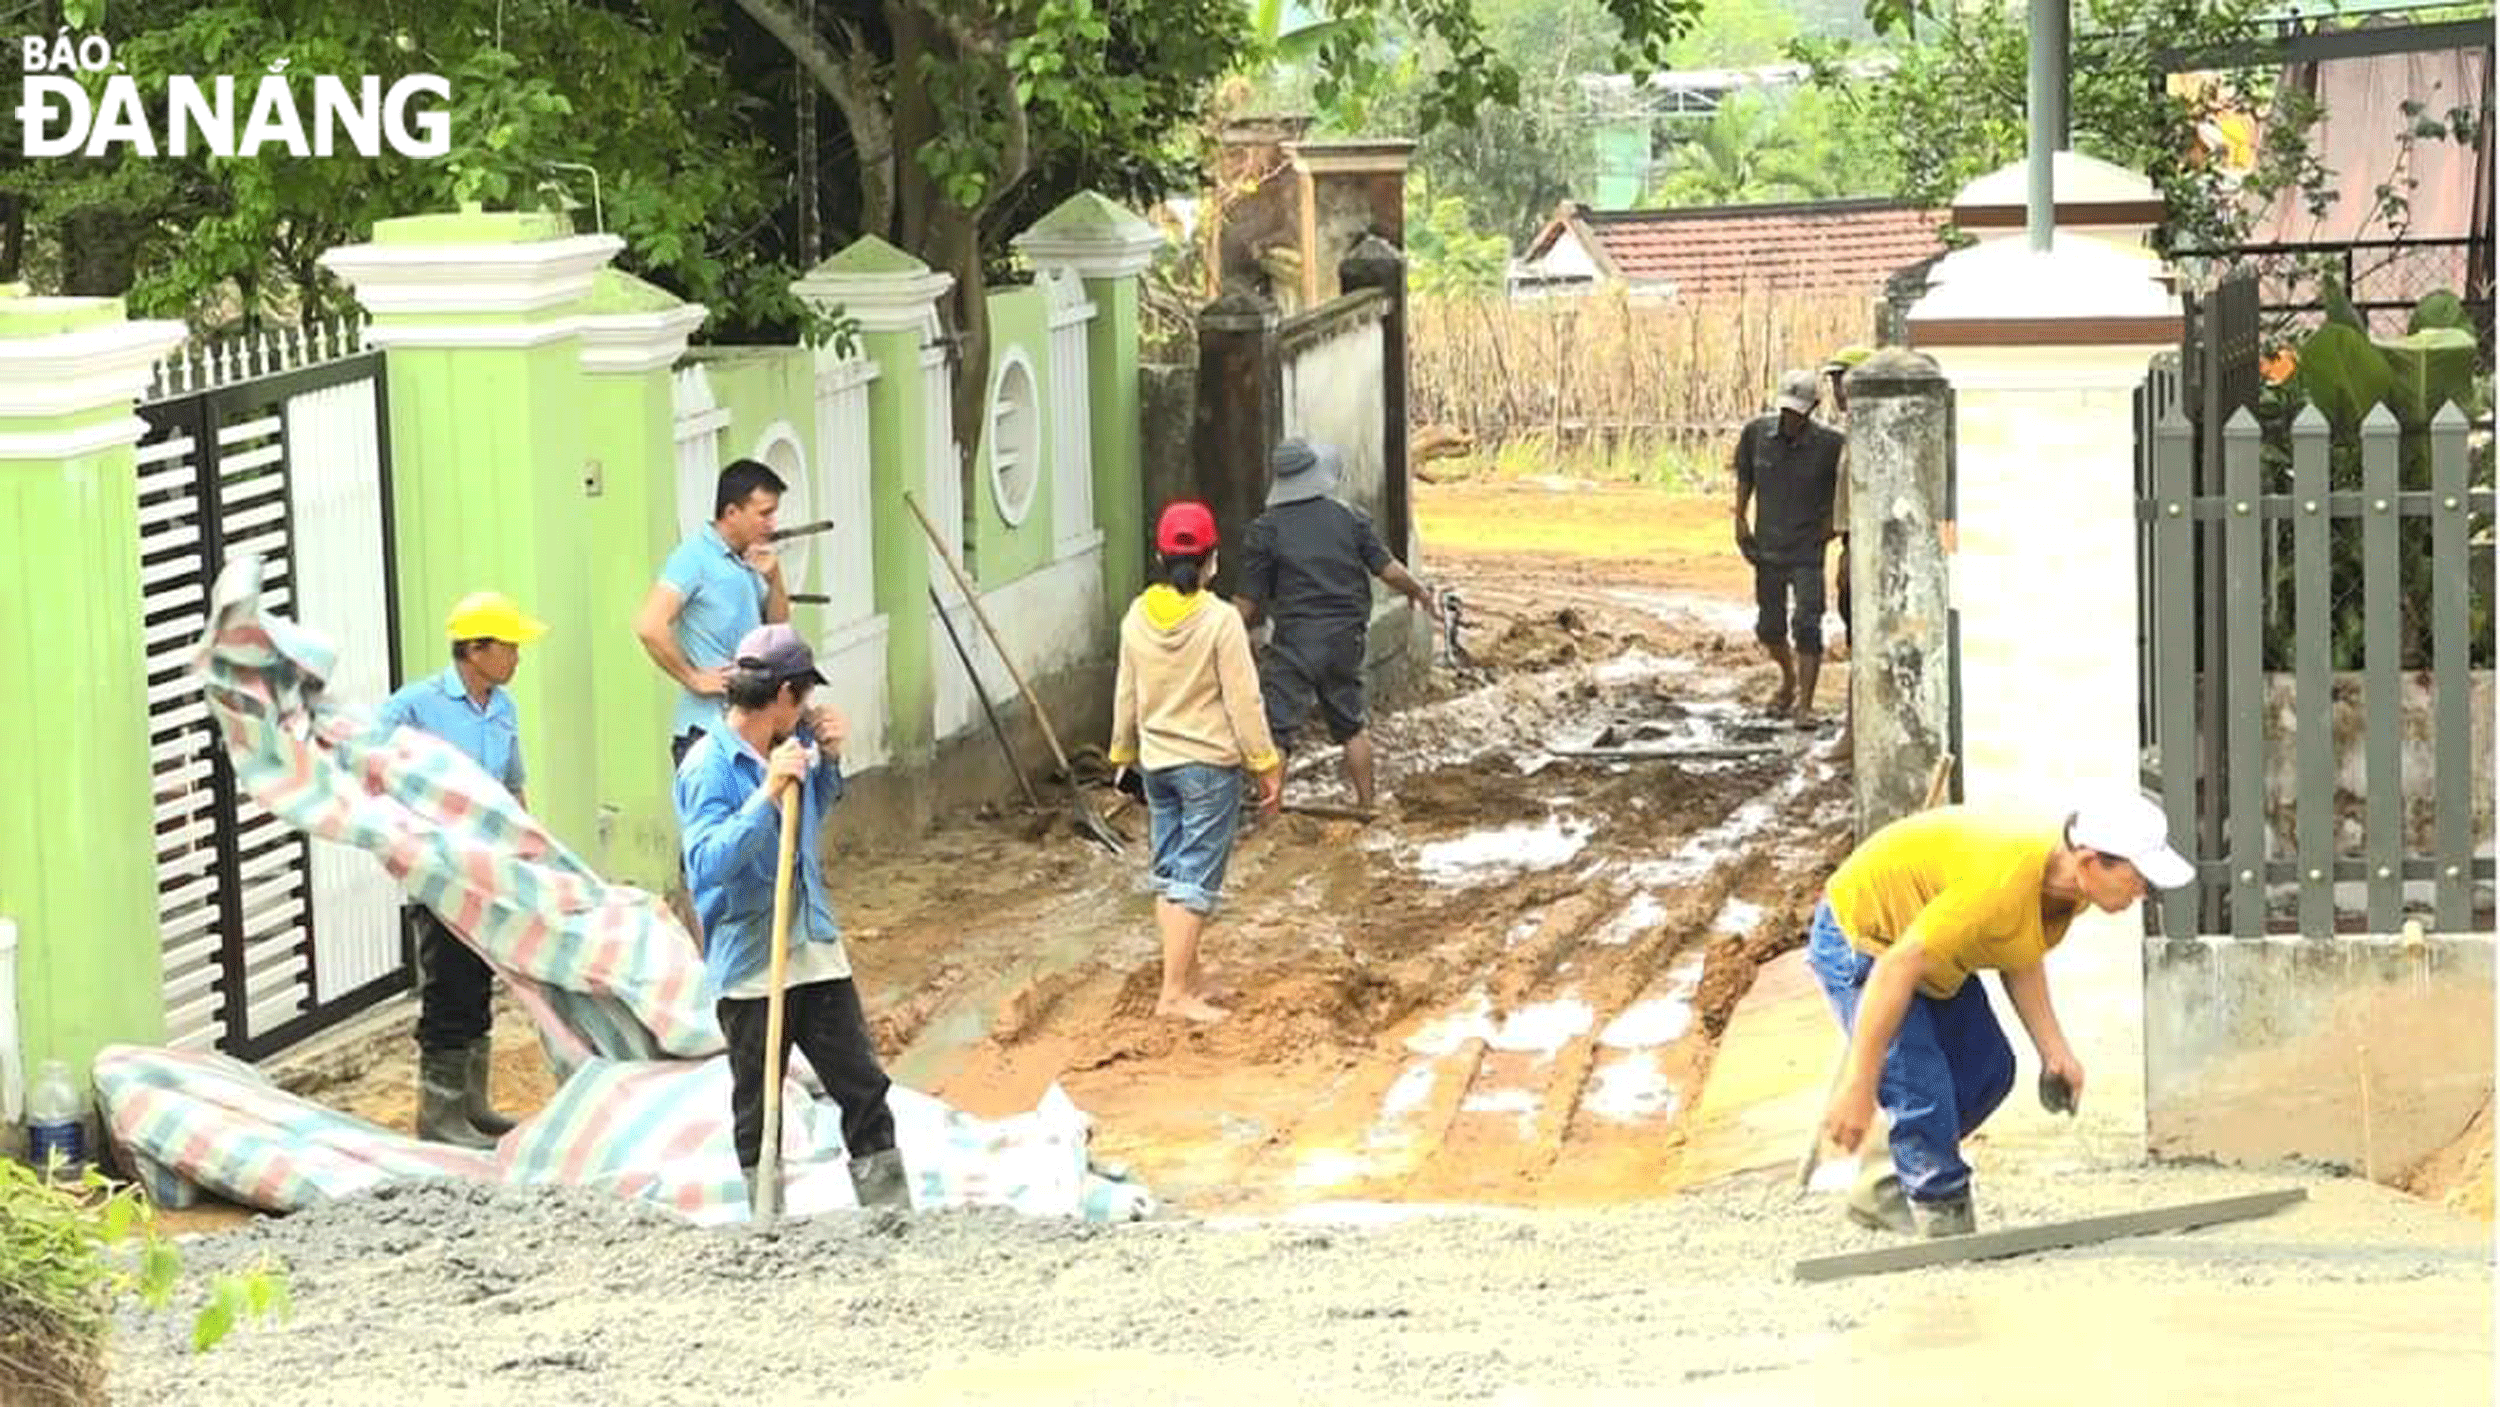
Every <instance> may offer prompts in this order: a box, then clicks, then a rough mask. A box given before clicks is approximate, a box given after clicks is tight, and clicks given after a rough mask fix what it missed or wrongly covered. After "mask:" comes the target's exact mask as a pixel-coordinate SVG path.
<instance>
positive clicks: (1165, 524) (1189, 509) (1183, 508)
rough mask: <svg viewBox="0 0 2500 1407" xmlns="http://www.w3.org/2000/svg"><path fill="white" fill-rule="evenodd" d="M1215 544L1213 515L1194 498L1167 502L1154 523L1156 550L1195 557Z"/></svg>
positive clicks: (1177, 555)
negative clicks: (1159, 518) (1159, 519)
mask: <svg viewBox="0 0 2500 1407" xmlns="http://www.w3.org/2000/svg"><path fill="white" fill-rule="evenodd" d="M1214 546H1215V515H1214V514H1213V513H1210V512H1208V511H1207V506H1206V505H1205V504H1203V503H1200V502H1197V501H1196V500H1194V499H1186V498H1185V499H1182V500H1181V501H1179V502H1178V503H1173V504H1169V505H1166V506H1165V508H1164V510H1163V518H1162V520H1161V521H1159V522H1157V523H1156V524H1155V550H1156V551H1157V552H1168V553H1170V554H1172V555H1173V556H1176V557H1195V556H1198V555H1199V554H1201V553H1204V552H1206V551H1208V550H1209V549H1211V548H1213V547H1214Z"/></svg>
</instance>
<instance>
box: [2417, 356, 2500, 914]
mask: <svg viewBox="0 0 2500 1407" xmlns="http://www.w3.org/2000/svg"><path fill="white" fill-rule="evenodd" d="M2431 492H2432V493H2434V494H2436V495H2437V496H2438V498H2439V502H2440V511H2439V513H2438V515H2437V516H2435V517H2433V518H2432V519H2431V664H2432V672H2431V747H2432V750H2433V752H2434V753H2435V754H2436V755H2437V756H2438V757H2440V758H2441V759H2443V761H2444V765H2442V766H2439V767H2436V768H2434V769H2432V773H2431V778H2432V787H2433V788H2434V792H2435V794H2436V796H2437V798H2438V807H2439V809H2438V813H2437V819H2436V821H2435V823H2434V836H2433V838H2434V839H2435V840H2436V841H2437V843H2438V851H2439V883H2438V886H2437V889H2436V890H2435V891H2434V892H2435V893H2436V894H2437V896H2438V898H2437V904H2436V909H2435V914H2434V916H2435V917H2436V919H2437V921H2438V924H2439V931H2440V932H2442V933H2462V932H2464V931H2466V930H2467V929H2469V928H2471V927H2473V919H2474V914H2473V907H2474V904H2473V899H2474V895H2473V886H2472V885H2471V884H2470V883H2469V882H2468V881H2467V879H2466V877H2465V862H2466V861H2467V860H2470V859H2472V858H2473V855H2474V765H2473V762H2472V761H2471V760H2470V759H2472V757H2473V755H2474V720H2473V693H2472V690H2473V676H2472V675H2471V674H2470V673H2468V671H2469V670H2471V669H2472V668H2473V660H2472V658H2471V655H2472V651H2473V644H2474V642H2473V633H2472V629H2471V626H2470V623H2469V620H2468V615H2469V610H2468V608H2469V605H2470V598H2471V595H2472V592H2473V589H2474V587H2473V583H2474V579H2475V577H2476V575H2477V573H2476V572H2475V570H2474V561H2473V556H2474V553H2475V551H2476V549H2475V548H2474V547H2473V545H2472V544H2471V543H2469V542H2468V541H2467V540H2466V538H2467V528H2468V526H2469V524H2468V523H2467V521H2466V513H2467V508H2466V493H2465V417H2464V416H2462V415H2460V414H2458V413H2457V408H2456V407H2455V406H2453V405H2452V406H2447V407H2445V408H2443V409H2442V410H2441V411H2440V412H2439V414H2438V415H2437V416H2436V417H2435V418H2434V419H2433V420H2432V421H2431ZM2482 550H2483V551H2484V552H2485V553H2488V551H2489V549H2487V548H2486V549H2482Z"/></svg>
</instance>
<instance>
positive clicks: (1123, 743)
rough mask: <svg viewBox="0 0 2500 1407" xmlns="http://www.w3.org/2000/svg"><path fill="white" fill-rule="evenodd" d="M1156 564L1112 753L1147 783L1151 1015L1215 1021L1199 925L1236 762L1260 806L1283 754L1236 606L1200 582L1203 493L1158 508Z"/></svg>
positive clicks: (1234, 813)
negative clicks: (1156, 968)
mask: <svg viewBox="0 0 2500 1407" xmlns="http://www.w3.org/2000/svg"><path fill="white" fill-rule="evenodd" d="M1155 550H1156V553H1157V555H1158V557H1159V561H1158V563H1157V567H1156V571H1157V575H1158V576H1159V577H1160V578H1161V580H1159V581H1157V582H1156V583H1155V584H1154V585H1152V586H1149V587H1147V588H1146V590H1145V592H1144V593H1143V594H1141V595H1140V596H1139V597H1138V598H1137V599H1136V600H1135V601H1134V602H1131V603H1130V605H1129V608H1128V614H1127V615H1126V616H1125V617H1124V618H1122V620H1121V621H1120V668H1119V675H1118V678H1117V680H1116V682H1114V684H1113V685H1112V691H1113V692H1112V700H1111V749H1110V754H1109V756H1110V759H1111V761H1112V762H1114V763H1116V764H1118V765H1120V766H1122V767H1135V768H1136V769H1137V770H1138V771H1139V773H1140V775H1141V778H1142V780H1143V781H1144V783H1145V792H1146V806H1147V815H1148V818H1149V828H1150V830H1151V832H1152V841H1153V876H1154V886H1155V895H1156V898H1155V926H1156V928H1157V929H1158V930H1159V931H1160V932H1161V934H1162V938H1163V991H1162V993H1161V995H1160V996H1159V997H1158V998H1157V1000H1156V1002H1155V1014H1156V1015H1157V1016H1176V1017H1183V1018H1186V1019H1188V1020H1191V1021H1218V1020H1221V1019H1223V1018H1224V1016H1225V1015H1226V1014H1227V1013H1226V1012H1225V1010H1224V1008H1222V1007H1220V1006H1217V1005H1215V1004H1214V1003H1212V1002H1210V1001H1208V1000H1207V996H1206V987H1205V983H1204V982H1203V981H1202V980H1201V978H1200V975H1199V971H1198V938H1199V935H1200V933H1201V932H1202V931H1203V930H1204V929H1205V927H1206V922H1207V918H1208V916H1209V915H1211V914H1213V913H1214V912H1215V902H1216V896H1217V895H1218V894H1219V893H1220V892H1221V891H1222V889H1223V887H1224V867H1225V864H1226V863H1227V862H1228V861H1229V860H1230V859H1231V858H1232V850H1233V836H1234V833H1235V832H1236V831H1237V830H1238V829H1239V827H1240V824H1241V774H1242V771H1243V769H1245V768H1247V769H1248V770H1249V771H1250V772H1251V774H1252V775H1253V776H1255V777H1256V778H1257V779H1258V783H1259V809H1260V810H1261V811H1262V812H1264V813H1268V814H1273V813H1274V812H1275V810H1276V808H1277V805H1278V803H1279V802H1280V801H1281V800H1282V798H1283V794H1284V759H1282V758H1281V757H1279V756H1278V755H1277V753H1276V745H1275V744H1274V743H1273V742H1272V741H1270V739H1269V737H1268V731H1267V718H1266V715H1265V714H1264V713H1263V712H1262V711H1261V706H1260V700H1259V676H1258V669H1257V666H1256V665H1254V664H1253V663H1252V661H1251V657H1250V635H1249V631H1248V630H1247V629H1246V628H1245V627H1244V626H1243V625H1242V622H1241V615H1240V613H1239V612H1236V611H1234V610H1233V609H1232V608H1231V607H1229V606H1227V605H1225V604H1224V603H1223V602H1222V601H1220V600H1218V599H1216V597H1215V596H1214V595H1213V594H1212V593H1210V592H1208V591H1207V590H1206V589H1205V588H1206V583H1207V582H1208V581H1210V580H1212V579H1213V577H1214V575H1215V516H1214V515H1213V514H1212V513H1210V512H1208V511H1207V506H1206V505H1205V504H1203V503H1192V502H1186V501H1184V502H1179V503H1174V504H1172V505H1170V506H1169V507H1167V508H1165V509H1164V510H1163V517H1162V519H1161V521H1160V522H1158V523H1157V525H1156V527H1155Z"/></svg>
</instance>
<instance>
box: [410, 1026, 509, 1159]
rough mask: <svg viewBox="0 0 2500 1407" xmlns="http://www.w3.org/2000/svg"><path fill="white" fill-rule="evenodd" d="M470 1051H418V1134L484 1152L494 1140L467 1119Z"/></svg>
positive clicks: (431, 1139)
mask: <svg viewBox="0 0 2500 1407" xmlns="http://www.w3.org/2000/svg"><path fill="white" fill-rule="evenodd" d="M468 1085H469V1053H468V1052H467V1051H465V1050H420V1051H419V1052H417V1137H419V1138H422V1139H425V1140H426V1141H428V1142H430V1143H448V1144H450V1145H451V1146H452V1147H454V1148H474V1149H477V1150H478V1151H480V1152H485V1151H487V1150H490V1149H492V1148H493V1147H494V1146H495V1140H494V1139H492V1138H490V1137H488V1136H487V1135H485V1134H482V1133H480V1132H478V1131H477V1129H476V1128H475V1127H473V1126H472V1125H471V1124H470V1123H469V1111H468V1102H469V1089H468Z"/></svg>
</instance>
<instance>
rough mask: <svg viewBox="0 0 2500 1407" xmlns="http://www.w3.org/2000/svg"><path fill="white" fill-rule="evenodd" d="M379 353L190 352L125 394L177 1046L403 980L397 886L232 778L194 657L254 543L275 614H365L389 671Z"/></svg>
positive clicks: (304, 1022) (329, 1016)
mask: <svg viewBox="0 0 2500 1407" xmlns="http://www.w3.org/2000/svg"><path fill="white" fill-rule="evenodd" d="M299 345H300V344H299ZM333 349H334V350H337V349H338V348H337V344H336V343H333ZM273 350H274V349H273ZM278 359H279V358H277V357H274V356H273V357H268V358H265V359H257V360H259V362H260V367H266V366H267V365H268V364H269V363H270V362H272V361H276V360H278ZM381 363H382V354H381V353H379V352H370V353H363V354H360V355H350V356H343V357H338V358H335V359H332V360H328V361H324V362H320V363H318V364H315V365H309V366H303V367H299V368H296V369H290V370H281V371H274V372H270V371H265V370H260V367H254V366H252V365H251V364H250V362H248V361H238V360H233V359H229V360H227V361H224V362H222V363H221V362H219V361H217V360H216V359H215V358H214V356H213V355H212V356H211V357H210V358H209V359H208V360H207V361H205V362H203V361H202V360H201V359H199V358H198V357H197V356H196V355H195V356H194V358H193V359H192V360H191V361H190V362H189V363H188V366H189V369H190V370H191V371H192V373H193V375H192V377H191V379H192V380H193V381H194V382H205V383H206V385H205V387H204V388H203V389H197V390H191V391H187V392H185V393H184V394H180V395H176V396H170V397H166V398H163V399H158V400H154V401H150V402H146V403H144V404H142V405H141V406H140V407H139V413H140V415H141V416H142V417H143V418H144V419H145V420H146V421H147V423H148V426H149V429H148V433H147V436H146V437H145V438H144V439H143V440H142V441H141V442H140V446H139V451H138V488H139V535H140V543H139V550H140V591H141V610H142V611H143V612H144V615H145V631H144V639H145V641H146V649H147V668H148V713H149V720H150V725H149V739H148V748H149V759H150V764H151V770H152V771H153V773H154V777H155V826H156V872H157V873H156V878H157V912H158V920H159V925H160V930H161V936H162V943H163V952H164V991H165V1012H166V1034H167V1040H168V1043H169V1044H172V1045H175V1046H178V1047H186V1048H193V1049H199V1048H207V1047H211V1046H213V1047H215V1048H216V1049H218V1050H222V1051H224V1052H226V1053H227V1054H230V1055H234V1056H237V1057H239V1058H242V1059H246V1060H256V1059H259V1058H261V1057H263V1056H266V1055H268V1054H271V1053H272V1052H275V1051H278V1050H280V1049H283V1048H284V1047H286V1046H288V1045H291V1044H293V1043H294V1042H296V1041H299V1040H301V1039H303V1038H304V1037H306V1036H308V1035H310V1034H312V1033H313V1032H315V1031H317V1030H320V1029H322V1028H323V1027H325V1026H328V1025H330V1024H332V1023H334V1022H336V1021H338V1020H340V1019H341V1018H343V1017H345V1016H348V1015H350V1014H352V1013H354V1012H356V1011H358V1010H361V1009H363V1008H364V1007H366V1006H369V1005H371V1004H372V1003H373V1002H375V1001H377V1000H379V999H381V998H382V997H385V996H388V995H390V994H392V993H394V992H398V991H401V990H404V989H405V988H406V987H407V986H408V980H409V974H408V971H407V966H406V963H405V960H404V956H403V953H402V947H403V945H402V944H401V943H400V942H399V940H398V936H397V934H398V920H397V912H396V903H395V889H394V890H392V891H391V892H389V893H384V892H383V891H381V890H380V889H378V888H377V887H376V886H375V885H373V884H372V883H371V881H370V876H368V875H366V874H364V873H363V872H362V871H360V870H358V868H357V866H358V865H359V863H360V862H361V863H362V864H365V865H371V861H370V860H369V859H366V858H365V857H361V856H355V855H352V854H348V853H341V852H339V851H338V848H337V847H330V846H326V845H324V846H316V845H315V844H314V843H312V842H309V841H307V840H306V839H305V838H304V837H303V836H302V835H300V834H298V833H297V832H295V831H294V830H292V829H291V828H289V827H288V826H287V825H286V824H285V823H284V822H283V821H280V820H279V819H277V818H276V817H274V816H272V815H270V814H269V813H268V812H266V811H265V810H263V809H262V808H261V807H260V806H259V805H258V804H257V803H255V802H254V801H253V800H252V799H251V798H250V797H249V796H247V795H244V794H243V793H242V792H241V790H240V789H239V788H238V787H237V786H236V784H235V778H234V774H233V770H232V768H231V767H230V766H229V765H228V763H227V760H226V756H225V750H224V749H223V747H221V746H220V745H219V743H218V740H217V735H216V729H215V725H214V723H213V721H212V720H211V718H210V715H209V709H208V703H207V700H206V698H205V697H204V695H203V693H202V690H201V684H200V680H199V677H198V676H197V675H196V674H194V673H193V672H192V670H191V661H192V656H193V654H194V652H195V651H196V649H197V647H198V645H199V642H200V639H201V637H202V635H203V633H204V632H205V630H206V628H207V623H208V609H209V593H210V590H211V588H212V586H213V584H214V583H215V581H216V578H217V574H218V572H219V571H220V570H221V569H222V568H223V567H224V566H225V564H226V563H227V562H228V561H230V560H233V559H234V558H237V557H239V556H242V555H245V554H256V555H258V556H259V557H260V558H261V559H262V561H263V563H264V583H265V586H264V597H263V599H264V601H265V602H266V603H267V604H268V605H269V606H270V608H271V609H273V610H275V611H276V612H278V613H279V614H282V615H286V616H289V617H292V618H295V619H298V620H307V621H310V622H312V623H317V624H321V625H325V626H329V627H331V630H330V633H332V634H334V635H339V634H340V629H339V627H340V626H341V625H342V624H352V625H374V624H378V626H379V629H378V630H376V631H375V632H374V633H373V635H372V636H371V637H370V639H369V640H368V641H367V642H365V643H364V644H363V645H361V647H360V648H362V649H363V650H365V651H367V652H371V651H374V650H379V651H381V652H382V654H381V655H380V656H379V657H378V660H377V662H378V663H379V666H380V667H379V670H378V672H379V673H381V674H382V676H383V677H382V678H381V679H380V680H379V681H378V683H379V684H380V685H381V687H384V688H387V687H390V686H392V685H395V684H396V683H397V682H398V678H399V661H398V659H397V657H396V655H397V646H396V638H397V637H396V631H395V630H393V629H392V628H391V626H390V622H391V620H392V618H393V615H394V607H395V604H396V603H395V600H394V596H395V593H394V591H393V588H392V548H391V534H390V529H389V493H390V465H389V461H390V453H389V436H388V434H387V432H386V431H385V429H384V427H385V426H386V425H387V424H388V421H387V418H386V417H385V415H384V413H383V412H384V407H383V399H382V397H383V389H382V388H383V382H382V376H381ZM247 370H259V371H260V374H254V375H249V376H248V377H243V376H238V375H237V373H240V372H244V371H247ZM221 380H222V381H223V382H224V384H219V383H220V381H221ZM368 500H369V501H368ZM377 528H378V532H377V531H376V529H377ZM377 537H378V539H379V540H378V542H377V541H375V540H374V539H375V538H377ZM308 559H309V560H308ZM358 573H364V574H369V575H368V576H364V577H359V576H358V575H357V574H358ZM342 582H345V583H349V585H346V586H341V585H340V583H342ZM368 592H369V593H370V595H371V600H372V601H373V602H378V604H379V612H380V618H379V620H378V622H377V621H375V620H374V619H373V617H374V615H375V609H374V607H373V605H372V604H369V603H367V602H366V600H365V594H366V593H368ZM325 609H326V610H327V611H328V612H329V613H330V615H331V617H332V618H331V619H327V620H325V619H322V613H323V611H324V610H325ZM308 612H309V613H308ZM341 612H344V613H345V615H344V616H341V615H340V613H341ZM341 643H342V646H343V647H348V646H350V645H351V644H352V642H350V641H348V640H346V639H344V638H342V640H341ZM367 672H368V673H372V672H377V671H376V670H373V669H368V671H367ZM374 682H377V681H370V680H369V681H367V683H368V685H369V686H370V685H371V684H372V683H374ZM321 852H331V853H321ZM372 873H373V874H377V875H378V874H379V873H380V871H379V867H378V866H374V867H373V869H372ZM383 879H384V880H385V881H387V876H383ZM376 899H379V900H380V901H381V902H380V903H379V904H378V905H377V904H375V903H374V902H372V901H373V900H376ZM377 930H378V931H379V932H380V933H383V934H387V935H388V936H387V938H386V939H383V940H380V941H379V942H377V940H376V939H375V938H374V936H373V933H374V932H375V931H377ZM385 945H386V946H385Z"/></svg>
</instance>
